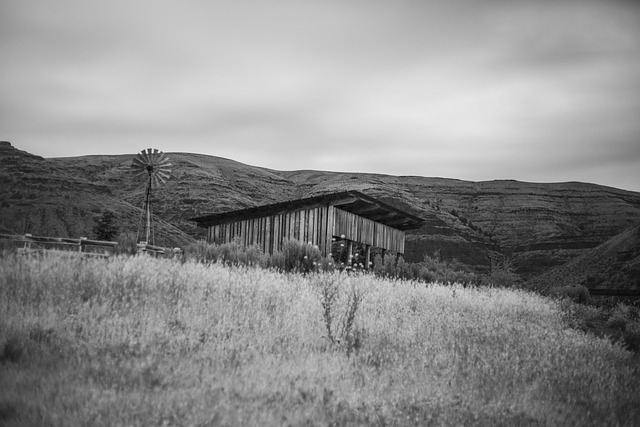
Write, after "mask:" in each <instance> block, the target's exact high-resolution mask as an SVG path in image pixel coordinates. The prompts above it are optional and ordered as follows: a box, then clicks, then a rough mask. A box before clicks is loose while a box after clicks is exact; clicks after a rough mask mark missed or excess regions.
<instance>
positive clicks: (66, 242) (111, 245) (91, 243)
mask: <svg viewBox="0 0 640 427" xmlns="http://www.w3.org/2000/svg"><path fill="white" fill-rule="evenodd" d="M0 240H4V241H12V242H17V243H22V245H23V246H22V247H21V248H19V249H20V251H21V252H23V253H33V252H42V251H47V250H51V249H50V248H48V247H50V246H51V245H54V246H60V245H63V246H71V247H74V246H75V247H77V250H76V252H80V253H82V254H84V255H89V256H91V255H94V256H109V255H111V254H112V253H113V252H114V251H115V248H116V247H117V246H118V245H119V243H118V242H109V241H104V240H92V239H87V238H86V237H80V238H79V239H73V238H68V237H47V236H33V235H31V234H2V233H0ZM34 246H35V247H34ZM136 246H137V248H138V250H139V251H143V252H149V253H153V254H164V253H165V251H166V250H167V249H166V248H164V247H162V246H155V245H149V244H146V243H144V242H142V243H137V244H136ZM90 247H93V248H102V249H104V250H106V253H105V252H102V253H96V252H87V249H88V248H90Z"/></svg>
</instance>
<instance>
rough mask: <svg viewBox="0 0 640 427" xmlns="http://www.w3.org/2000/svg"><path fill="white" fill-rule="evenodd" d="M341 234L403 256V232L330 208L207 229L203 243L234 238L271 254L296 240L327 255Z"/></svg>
mask: <svg viewBox="0 0 640 427" xmlns="http://www.w3.org/2000/svg"><path fill="white" fill-rule="evenodd" d="M341 235H344V236H345V238H346V239H349V240H353V241H354V242H360V243H365V244H367V245H371V246H376V247H379V248H382V249H386V250H390V251H393V252H400V253H404V232H403V231H401V230H397V229H395V228H391V227H389V226H386V225H384V224H379V223H377V222H374V221H371V220H369V219H367V218H363V217H361V216H358V215H355V214H352V213H350V212H347V211H344V210H341V209H338V208H336V207H334V206H319V207H314V208H310V209H300V210H297V211H292V212H282V213H278V214H274V215H270V216H265V217H260V218H254V219H246V220H240V221H232V222H229V223H226V224H219V225H214V226H210V227H209V228H208V233H207V240H208V241H209V242H211V243H218V244H221V243H229V242H232V241H234V240H236V239H237V240H238V242H239V243H240V244H241V245H243V246H249V245H253V244H256V245H259V246H260V247H261V248H262V250H263V251H264V252H267V253H273V252H274V251H279V250H281V249H282V245H283V243H284V242H285V241H286V240H288V239H296V240H299V241H301V242H310V243H311V244H313V245H318V248H319V249H320V251H321V252H322V253H323V254H324V255H327V254H328V253H329V252H330V251H331V240H332V237H333V236H341Z"/></svg>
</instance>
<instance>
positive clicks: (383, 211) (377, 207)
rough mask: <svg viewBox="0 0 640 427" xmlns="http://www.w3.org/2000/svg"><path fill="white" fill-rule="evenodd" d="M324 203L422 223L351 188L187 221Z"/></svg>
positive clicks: (397, 222)
mask: <svg viewBox="0 0 640 427" xmlns="http://www.w3.org/2000/svg"><path fill="white" fill-rule="evenodd" d="M326 205H332V206H335V207H337V208H340V209H342V210H345V211H348V212H351V213H353V214H356V215H360V216H362V217H364V218H368V219H370V220H372V221H376V222H379V223H381V224H385V225H388V226H389V227H393V228H397V229H399V230H411V229H415V228H420V227H421V226H422V224H423V223H424V220H423V219H422V218H419V217H417V216H415V215H412V214H409V213H407V212H404V211H402V210H400V209H398V208H395V207H393V206H391V205H388V204H386V203H384V202H381V201H380V200H377V199H375V198H373V197H370V196H367V195H366V194H363V193H360V192H359V191H354V190H350V191H341V192H338V193H330V194H323V195H320V196H314V197H307V198H303V199H295V200H289V201H286V202H279V203H272V204H269V205H263V206H255V207H251V208H246V209H240V210H235V211H228V212H220V213H215V214H210V215H205V216H200V217H197V218H190V221H195V222H196V223H197V225H198V227H209V226H212V225H218V224H224V223H227V222H232V221H239V220H244V219H252V218H259V217H264V216H271V215H275V214H278V213H283V212H290V211H295V210H300V209H310V208H313V207H318V206H326Z"/></svg>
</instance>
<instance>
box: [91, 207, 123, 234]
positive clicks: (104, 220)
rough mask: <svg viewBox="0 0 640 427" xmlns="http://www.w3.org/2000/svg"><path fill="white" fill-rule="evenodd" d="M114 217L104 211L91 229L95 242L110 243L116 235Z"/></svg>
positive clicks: (116, 228) (109, 212) (116, 229)
mask: <svg viewBox="0 0 640 427" xmlns="http://www.w3.org/2000/svg"><path fill="white" fill-rule="evenodd" d="M118 232H119V230H118V225H117V224H116V215H115V214H114V213H113V212H112V211H104V212H103V213H102V215H101V216H100V218H98V220H97V222H96V225H95V226H94V227H93V234H94V235H95V238H96V240H107V241H112V240H113V239H114V238H115V237H116V236H117V235H118Z"/></svg>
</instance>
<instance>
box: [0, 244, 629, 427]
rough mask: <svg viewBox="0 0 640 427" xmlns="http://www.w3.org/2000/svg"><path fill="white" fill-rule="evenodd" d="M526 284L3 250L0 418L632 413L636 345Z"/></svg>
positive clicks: (515, 420)
mask: <svg viewBox="0 0 640 427" xmlns="http://www.w3.org/2000/svg"><path fill="white" fill-rule="evenodd" d="M561 304H562V303H561V302H556V301H553V300H550V299H546V298H543V297H541V296H537V295H534V294H530V293H526V292H523V291H514V290H505V289H494V288H473V287H468V288H464V287H462V286H458V285H452V286H444V285H438V284H428V285H427V284H424V283H416V282H410V281H401V280H391V279H383V278H377V277H374V276H371V275H359V274H352V275H348V274H344V273H337V272H333V273H319V274H307V275H302V274H283V273H278V272H275V271H272V270H265V269H259V268H251V267H233V266H226V265H223V264H220V263H214V264H210V263H203V262H194V261H188V260H186V261H180V260H170V259H153V258H149V257H146V256H135V257H122V256H121V257H111V258H107V259H83V258H79V257H76V256H73V255H55V256H43V257H22V256H16V255H12V254H5V255H4V256H3V257H1V258H0V360H1V364H0V423H2V424H4V425H211V424H216V425H309V424H310V425H487V426H496V425H504V426H511V425H581V426H585V425H587V426H588V425H594V426H602V425H637V424H638V423H640V409H639V408H640V382H638V381H637V378H638V372H639V369H640V368H639V367H640V365H639V362H638V359H637V356H636V355H634V354H633V353H630V352H628V351H626V350H624V349H623V348H622V347H619V346H617V345H614V344H612V343H611V342H609V341H608V340H606V339H599V338H596V337H593V336H591V335H587V334H585V333H582V332H580V331H577V330H575V329H572V328H570V327H569V323H568V321H567V318H566V316H565V315H564V314H563V312H562V311H561Z"/></svg>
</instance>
